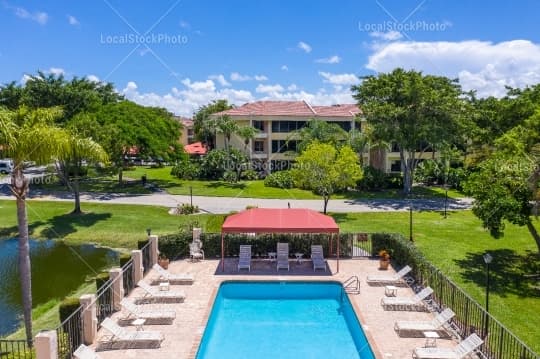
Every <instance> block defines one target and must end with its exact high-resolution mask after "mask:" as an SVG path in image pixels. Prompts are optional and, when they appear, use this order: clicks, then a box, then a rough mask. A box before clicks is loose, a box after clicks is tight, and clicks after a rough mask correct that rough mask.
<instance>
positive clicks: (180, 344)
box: [98, 258, 456, 359]
mask: <svg viewBox="0 0 540 359" xmlns="http://www.w3.org/2000/svg"><path fill="white" fill-rule="evenodd" d="M237 262H238V260H237V259H233V258H231V259H226V266H225V272H221V266H220V261H219V260H205V261H201V262H193V263H192V262H190V261H186V260H181V261H175V262H172V263H171V264H170V266H169V270H170V271H171V273H191V274H193V275H194V277H195V281H194V283H193V284H192V285H182V286H171V290H174V289H176V288H179V289H181V290H183V291H184V292H185V293H186V300H185V301H184V303H177V304H159V305H158V304H150V305H148V307H149V308H152V307H154V308H155V309H159V308H166V309H167V310H171V309H174V310H175V311H176V320H175V321H174V323H173V324H172V325H151V326H150V325H145V326H144V330H158V331H161V332H162V333H163V335H164V337H165V340H164V341H163V343H162V344H161V348H159V349H131V350H113V351H100V352H99V355H100V357H102V358H103V359H122V358H135V359H143V358H144V359H149V358H166V359H169V358H170V359H193V358H195V356H196V353H197V348H198V346H199V342H200V340H201V338H202V335H203V332H204V328H205V325H206V321H207V319H208V316H209V314H210V311H211V308H212V304H213V301H214V297H215V295H216V293H217V290H218V287H219V285H220V283H221V282H222V281H224V280H231V279H232V280H315V281H320V280H322V281H328V280H335V281H341V282H343V281H345V280H347V279H348V278H349V277H351V276H353V275H356V276H358V277H359V278H360V282H361V290H360V294H358V295H355V294H349V298H350V299H351V302H352V303H353V306H354V307H355V311H356V313H357V315H358V317H359V318H360V322H361V324H362V326H363V329H364V332H365V333H366V336H367V337H368V340H369V342H370V345H371V347H372V349H373V351H374V353H375V356H376V357H377V358H381V359H405V358H411V356H412V350H413V348H416V347H421V346H423V345H424V344H425V342H426V341H425V339H424V338H401V337H399V336H398V335H397V334H396V332H395V331H394V329H393V327H394V322H395V321H396V320H415V321H416V320H431V319H432V318H433V314H431V313H428V312H412V311H385V310H383V308H382V307H381V305H380V300H381V298H382V297H383V296H384V291H385V288H384V287H383V286H380V287H372V286H368V285H367V284H366V281H365V279H366V276H367V275H369V274H375V273H379V274H380V273H381V271H379V270H378V261H376V260H370V259H346V260H340V263H339V273H337V274H336V261H335V260H333V259H331V260H328V266H329V270H331V272H332V273H334V274H330V272H329V271H327V272H326V273H325V272H324V271H322V270H318V271H317V272H316V273H314V272H313V269H312V266H311V262H310V261H308V260H304V261H303V262H302V263H300V264H298V263H297V262H296V261H293V260H291V268H290V269H291V270H290V272H287V271H286V270H280V271H279V273H278V272H277V271H276V269H275V263H270V262H269V261H267V260H255V261H252V270H251V272H250V273H248V272H247V271H245V270H242V272H241V273H238V272H237V270H236V265H237ZM393 272H394V271H393V270H392V269H389V270H388V271H385V272H384V273H387V274H392V273H393ZM154 275H155V273H153V271H152V272H150V273H149V274H148V275H147V276H150V277H153V276H154ZM413 294H414V293H413V291H412V290H411V289H410V288H407V287H400V288H399V289H398V295H399V296H412V295H413ZM141 295H142V291H141V289H140V288H136V289H135V290H134V291H133V292H132V293H131V295H130V297H138V296H141ZM121 315H122V313H115V314H114V315H113V319H115V318H118V317H119V316H121ZM126 328H127V330H136V329H135V328H134V327H126ZM105 334H106V332H104V331H103V330H100V332H99V333H98V339H99V337H100V336H102V335H105ZM454 345H456V343H455V341H453V340H450V339H438V340H437V346H438V347H451V346H454ZM271 357H272V358H277V357H279V353H275V355H272V356H271Z"/></svg>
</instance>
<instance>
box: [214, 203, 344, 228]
mask: <svg viewBox="0 0 540 359" xmlns="http://www.w3.org/2000/svg"><path fill="white" fill-rule="evenodd" d="M221 231H222V232H223V233H339V227H338V225H337V224H336V222H335V221H334V219H333V218H332V217H330V216H327V215H325V214H321V213H319V212H316V211H313V210H311V209H304V208H284V209H275V208H253V209H248V210H246V211H243V212H240V213H237V214H233V215H232V216H229V217H227V219H226V220H225V223H223V226H222V227H221Z"/></svg>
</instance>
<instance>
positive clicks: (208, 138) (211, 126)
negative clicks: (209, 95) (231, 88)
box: [193, 100, 232, 148]
mask: <svg viewBox="0 0 540 359" xmlns="http://www.w3.org/2000/svg"><path fill="white" fill-rule="evenodd" d="M231 108H232V105H230V104H229V103H228V102H227V100H217V101H212V102H211V103H209V104H208V105H205V106H202V107H201V108H199V110H197V112H196V113H195V114H194V116H193V132H194V133H195V138H197V140H198V141H201V142H203V143H206V144H208V145H209V146H210V147H211V148H215V137H216V127H215V121H214V119H213V118H212V117H211V116H210V115H211V114H214V113H217V112H221V111H226V110H229V109H231Z"/></svg>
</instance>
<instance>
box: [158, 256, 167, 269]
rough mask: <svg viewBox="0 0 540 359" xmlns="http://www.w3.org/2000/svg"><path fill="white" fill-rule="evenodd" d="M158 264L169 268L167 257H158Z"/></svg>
mask: <svg viewBox="0 0 540 359" xmlns="http://www.w3.org/2000/svg"><path fill="white" fill-rule="evenodd" d="M158 264H159V265H160V266H161V268H163V269H168V268H169V258H159V259H158Z"/></svg>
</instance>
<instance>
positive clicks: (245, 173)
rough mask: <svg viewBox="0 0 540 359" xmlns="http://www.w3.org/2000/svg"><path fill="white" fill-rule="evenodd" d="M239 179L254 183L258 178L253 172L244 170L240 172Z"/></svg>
mask: <svg viewBox="0 0 540 359" xmlns="http://www.w3.org/2000/svg"><path fill="white" fill-rule="evenodd" d="M240 178H241V179H243V180H246V181H254V180H256V179H257V178H259V175H258V174H257V172H256V171H255V170H245V171H242V175H241V176H240Z"/></svg>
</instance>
